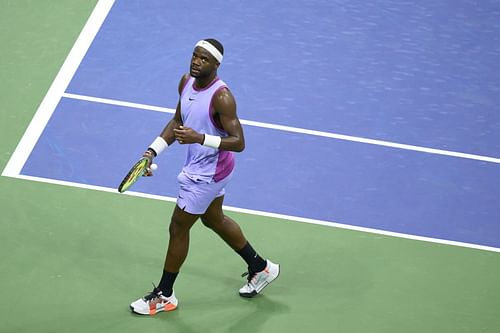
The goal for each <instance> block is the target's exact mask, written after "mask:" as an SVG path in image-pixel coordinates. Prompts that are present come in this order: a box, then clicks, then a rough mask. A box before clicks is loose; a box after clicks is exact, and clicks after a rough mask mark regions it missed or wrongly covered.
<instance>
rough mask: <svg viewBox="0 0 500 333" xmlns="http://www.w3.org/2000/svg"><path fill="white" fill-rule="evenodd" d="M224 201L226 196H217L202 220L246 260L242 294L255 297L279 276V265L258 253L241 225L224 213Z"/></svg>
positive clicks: (202, 216)
mask: <svg viewBox="0 0 500 333" xmlns="http://www.w3.org/2000/svg"><path fill="white" fill-rule="evenodd" d="M223 201H224V196H220V197H217V198H215V200H214V201H212V203H211V204H210V206H209V207H208V209H207V211H206V212H205V214H203V215H201V220H202V222H203V224H204V225H205V226H206V227H208V228H210V229H212V230H213V231H214V232H215V233H217V234H218V235H219V236H220V237H221V238H222V239H223V240H224V241H225V242H226V243H227V244H228V245H229V246H230V247H231V248H232V249H233V250H235V251H236V252H237V253H238V254H239V255H240V256H241V257H242V258H243V260H245V262H246V263H247V265H248V282H247V284H245V286H243V288H241V289H240V295H241V296H243V297H253V296H255V295H257V294H258V293H259V292H260V291H261V290H262V289H264V287H266V286H267V285H268V284H269V283H271V282H272V281H273V280H274V279H276V278H277V277H278V275H279V265H277V264H274V263H272V262H271V261H270V260H264V259H263V258H262V257H261V256H259V255H258V253H257V252H256V251H255V250H254V249H253V247H252V246H251V245H250V243H249V242H248V241H247V240H246V238H245V236H244V235H243V232H242V231H241V228H240V226H239V225H238V224H237V223H236V222H235V221H234V220H233V219H231V218H230V217H228V216H226V215H224V212H223V210H222V203H223Z"/></svg>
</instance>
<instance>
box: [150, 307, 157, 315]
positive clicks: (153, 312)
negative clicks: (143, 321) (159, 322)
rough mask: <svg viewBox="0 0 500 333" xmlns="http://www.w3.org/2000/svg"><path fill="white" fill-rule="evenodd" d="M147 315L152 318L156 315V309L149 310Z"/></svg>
mask: <svg viewBox="0 0 500 333" xmlns="http://www.w3.org/2000/svg"><path fill="white" fill-rule="evenodd" d="M149 314H150V315H151V316H154V315H155V314H156V308H149Z"/></svg>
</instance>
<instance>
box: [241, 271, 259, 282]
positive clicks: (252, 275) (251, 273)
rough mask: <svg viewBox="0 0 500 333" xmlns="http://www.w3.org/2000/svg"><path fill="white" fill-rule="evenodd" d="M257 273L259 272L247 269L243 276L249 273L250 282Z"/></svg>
mask: <svg viewBox="0 0 500 333" xmlns="http://www.w3.org/2000/svg"><path fill="white" fill-rule="evenodd" d="M256 274H257V273H255V272H250V271H247V272H245V273H243V274H241V277H245V276H247V275H248V277H247V281H248V282H249V283H250V281H252V279H253V278H254V276H255V275H256Z"/></svg>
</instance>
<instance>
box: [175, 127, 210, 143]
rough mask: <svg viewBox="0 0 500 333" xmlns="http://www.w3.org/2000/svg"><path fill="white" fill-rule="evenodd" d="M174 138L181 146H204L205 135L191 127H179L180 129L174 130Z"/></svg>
mask: <svg viewBox="0 0 500 333" xmlns="http://www.w3.org/2000/svg"><path fill="white" fill-rule="evenodd" d="M174 136H175V139H176V140H177V141H178V142H179V143H180V144H189V143H199V144H203V134H200V133H198V132H196V131H195V130H194V129H192V128H189V127H185V126H179V128H174Z"/></svg>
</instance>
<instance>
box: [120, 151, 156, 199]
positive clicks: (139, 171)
mask: <svg viewBox="0 0 500 333" xmlns="http://www.w3.org/2000/svg"><path fill="white" fill-rule="evenodd" d="M148 163H149V159H148V158H146V157H143V158H141V159H140V160H139V161H138V162H137V163H136V164H135V165H134V166H133V167H132V169H130V171H129V172H128V173H127V175H126V176H125V178H123V180H122V182H121V183H120V186H118V192H120V193H123V192H125V191H126V190H128V189H129V188H130V186H132V185H133V184H134V183H135V182H136V181H137V179H139V177H142V176H143V175H144V174H145V173H146V170H147V168H148Z"/></svg>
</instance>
